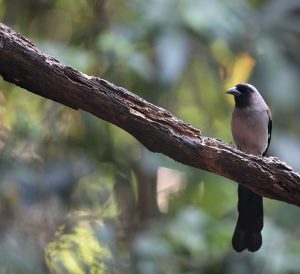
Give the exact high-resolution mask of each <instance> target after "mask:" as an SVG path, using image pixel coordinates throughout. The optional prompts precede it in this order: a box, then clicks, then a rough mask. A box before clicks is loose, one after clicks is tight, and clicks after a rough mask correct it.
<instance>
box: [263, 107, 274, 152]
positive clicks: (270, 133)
mask: <svg viewBox="0 0 300 274" xmlns="http://www.w3.org/2000/svg"><path fill="white" fill-rule="evenodd" d="M267 112H268V115H269V123H268V145H267V148H266V150H265V151H264V153H263V154H262V156H265V155H266V153H267V151H268V148H269V145H270V142H271V136H272V116H271V111H270V110H269V109H268V110H267Z"/></svg>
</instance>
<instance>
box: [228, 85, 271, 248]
mask: <svg viewBox="0 0 300 274" xmlns="http://www.w3.org/2000/svg"><path fill="white" fill-rule="evenodd" d="M226 93H228V94H231V95H233V96H234V100H235V107H234V110H233V113H232V119H231V131H232V136H233V139H234V142H235V144H236V146H237V147H238V149H240V150H241V151H243V152H246V153H249V154H254V155H262V156H265V154H266V152H267V150H268V147H269V144H270V141H271V131H272V117H271V112H270V110H269V108H268V106H267V104H266V103H265V101H264V99H263V98H262V96H261V95H260V93H259V92H258V90H257V89H256V88H255V87H254V86H252V85H250V84H246V83H242V84H238V85H236V86H234V87H233V88H231V89H229V90H227V92H226ZM238 212H239V216H238V220H237V224H236V227H235V231H234V234H233V237H232V246H233V248H234V249H235V250H236V251H237V252H241V251H243V250H245V249H248V250H249V251H252V252H254V251H257V250H258V249H259V248H260V247H261V245H262V236H261V231H262V229H263V226H264V221H263V215H264V213H263V198H262V197H261V196H260V195H258V194H256V193H254V192H252V191H251V190H249V189H247V188H245V187H244V186H242V185H239V186H238Z"/></svg>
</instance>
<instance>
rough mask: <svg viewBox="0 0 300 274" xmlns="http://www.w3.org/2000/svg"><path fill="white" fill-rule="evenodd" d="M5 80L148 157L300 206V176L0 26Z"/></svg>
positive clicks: (0, 58)
mask: <svg viewBox="0 0 300 274" xmlns="http://www.w3.org/2000/svg"><path fill="white" fill-rule="evenodd" d="M0 74H1V75H2V77H3V79H4V80H6V81H8V82H11V83H14V84H16V85H18V86H20V87H22V88H25V89H27V90H28V91H31V92H33V93H35V94H38V95H40V96H43V97H45V98H48V99H51V100H53V101H56V102H59V103H61V104H64V105H66V106H69V107H71V108H74V109H82V110H85V111H87V112H90V113H92V114H94V115H95V116H97V117H99V118H101V119H103V120H105V121H108V122H110V123H113V124H115V125H117V126H118V127H120V128H122V129H124V130H125V131H127V132H128V133H130V134H131V135H133V136H134V137H135V138H136V139H137V140H138V141H140V142H141V143H142V144H143V145H144V146H145V147H146V148H148V149H149V150H150V151H152V152H159V153H162V154H165V155H167V156H169V157H170V158H172V159H174V160H176V161H178V162H181V163H183V164H186V165H189V166H193V167H196V168H200V169H203V170H207V171H210V172H212V173H215V174H218V175H221V176H224V177H226V178H229V179H231V180H233V181H236V182H239V183H241V184H243V185H244V186H246V187H248V188H250V189H251V190H253V191H254V192H256V193H258V194H260V195H262V196H265V197H268V198H272V199H276V200H280V201H284V202H287V203H291V204H294V205H297V206H300V174H299V173H296V172H294V171H293V170H292V169H291V168H290V167H289V166H287V165H286V164H285V163H283V162H281V161H279V160H278V159H277V158H272V157H270V158H267V157H265V158H261V157H257V156H253V155H247V154H245V153H243V152H241V151H239V150H237V149H235V148H233V147H231V146H229V145H227V144H225V143H223V142H221V141H219V140H216V139H213V138H208V137H204V136H202V135H201V134H200V131H199V130H197V129H195V128H193V127H192V126H190V125H188V124H186V123H184V122H182V121H181V120H178V119H177V118H176V117H174V116H173V115H172V114H171V113H170V112H168V111H167V110H164V109H162V108H159V107H157V106H155V105H153V104H151V103H148V102H147V101H145V100H143V99H141V98H139V97H138V96H136V95H134V94H133V93H130V92H129V91H127V90H126V89H124V88H122V87H117V86H115V85H113V84H111V83H109V82H108V81H105V80H103V79H100V78H97V77H91V76H87V75H85V74H83V73H81V72H78V71H76V70H74V69H72V68H71V67H68V66H65V65H63V64H61V63H60V62H59V61H58V60H56V59H55V58H53V57H51V56H48V55H46V54H44V53H43V52H41V51H40V50H38V49H37V48H36V47H35V46H34V44H33V43H32V42H31V41H29V40H28V39H26V38H24V37H22V36H21V35H20V34H18V33H16V32H14V31H13V30H11V29H10V28H8V27H7V26H5V25H3V24H0Z"/></svg>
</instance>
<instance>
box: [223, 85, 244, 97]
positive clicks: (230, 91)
mask: <svg viewBox="0 0 300 274" xmlns="http://www.w3.org/2000/svg"><path fill="white" fill-rule="evenodd" d="M226 93H227V94H231V95H234V96H237V95H240V94H241V93H240V92H239V91H238V90H237V88H236V87H233V88H230V89H229V90H227V91H226Z"/></svg>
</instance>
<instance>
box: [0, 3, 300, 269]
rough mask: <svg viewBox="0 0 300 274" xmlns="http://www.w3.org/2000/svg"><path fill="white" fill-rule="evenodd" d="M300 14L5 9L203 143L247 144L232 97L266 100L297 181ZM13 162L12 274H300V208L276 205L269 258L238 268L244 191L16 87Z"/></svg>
mask: <svg viewBox="0 0 300 274" xmlns="http://www.w3.org/2000/svg"><path fill="white" fill-rule="evenodd" d="M299 14H300V2H299V1H293V0H286V1H281V0H277V1H271V0H269V1H263V0H251V1H250V0H249V1H246V0H228V1H223V0H161V1H160V0H149V1H138V0H127V1H124V0H111V1H108V0H103V1H101V0H99V1H96V0H94V1H92V0H90V1H86V0H76V1H72V0H53V1H51V0H23V1H21V0H19V1H17V0H7V1H5V0H0V19H1V21H2V22H4V23H6V24H7V25H9V26H10V27H12V28H13V29H15V30H16V31H18V32H20V33H22V34H23V35H24V36H26V37H28V38H30V39H31V40H32V41H33V42H34V43H35V44H36V45H37V46H38V47H39V48H40V49H41V50H42V51H44V52H46V53H48V54H50V55H53V56H54V57H56V58H57V59H58V60H60V61H61V62H63V63H65V64H67V65H70V66H72V67H74V68H75V69H78V70H80V71H82V72H83V73H86V74H89V75H94V76H99V77H101V78H104V79H107V80H109V81H111V82H113V83H115V84H117V85H119V86H123V87H125V88H127V89H128V90H130V91H132V92H134V93H136V94H137V95H139V96H141V97H143V98H145V99H146V100H148V101H150V102H151V103H154V104H156V105H159V106H161V107H163V108H166V109H167V110H169V111H171V112H172V113H173V114H174V115H175V116H177V117H178V118H180V119H182V120H184V121H185V122H188V123H190V124H192V125H193V126H194V127H197V128H199V129H201V132H202V134H203V135H206V136H211V137H215V138H218V139H221V140H223V141H225V142H227V143H232V137H231V132H230V116H231V111H232V108H233V99H232V98H231V97H229V96H227V95H225V91H226V89H227V88H229V87H231V86H233V85H235V84H237V83H239V82H249V83H251V84H253V85H255V86H256V87H257V88H258V89H259V90H260V92H261V94H262V95H263V96H264V98H265V100H266V102H267V103H268V105H269V106H270V109H271V111H272V114H273V134H272V142H271V146H270V149H269V155H273V156H277V157H279V158H280V159H282V160H284V161H286V162H287V163H288V164H290V165H292V166H293V167H294V169H295V170H300V157H299V155H300V144H299V136H300V122H299V121H300V108H299V103H300V88H299V87H300V54H299V50H300V28H299V26H300V16H299ZM37 81H43V79H37ZM0 150H1V158H0V273H1V274H4V273H5V274H6V273H16V274H17V273H51V271H52V272H53V273H75V274H77V273H78V274H81V273H143V274H156V273H163V274H168V273H170V274H183V273H185V274H194V273H208V274H214V273H228V274H229V273H230V274H233V273H237V274H240V273H246V274H247V273H249V274H250V273H261V274H268V273H280V274H284V273H289V274H291V273H299V272H300V260H299V258H300V240H299V235H300V231H299V225H300V209H299V208H296V207H294V206H291V205H287V204H284V203H281V202H277V201H272V200H267V199H265V227H264V230H263V238H264V243H263V246H262V248H261V249H260V250H259V251H258V252H256V253H248V252H244V253H242V254H237V253H235V252H234V251H233V250H232V248H231V236H232V233H233V230H234V226H235V221H236V218H237V210H236V202H237V197H236V196H237V195H236V188H237V185H236V184H234V183H232V182H230V181H229V180H227V179H225V178H222V177H219V176H216V175H214V174H209V173H207V172H203V171H201V170H196V169H193V168H190V167H187V166H183V165H181V164H178V163H176V162H174V161H173V160H171V159H169V158H167V157H165V156H164V155H160V154H153V153H150V152H149V151H147V150H146V149H145V148H144V147H143V146H142V145H141V144H139V143H138V142H137V141H136V140H135V139H134V138H133V137H132V136H130V135H129V134H127V133H126V132H124V131H122V130H121V129H119V128H117V127H115V126H113V125H111V124H109V123H107V122H104V121H101V120H99V119H97V118H95V117H93V116H91V115H90V114H88V113H84V112H82V111H74V110H72V109H69V108H67V107H64V106H62V105H59V104H57V103H54V102H51V101H49V100H46V99H43V98H40V97H38V96H36V95H34V94H31V93H29V92H27V91H25V90H22V89H20V88H18V87H16V86H14V85H11V84H9V83H6V82H4V81H3V79H1V80H0ZM156 200H158V203H157V202H156Z"/></svg>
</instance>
